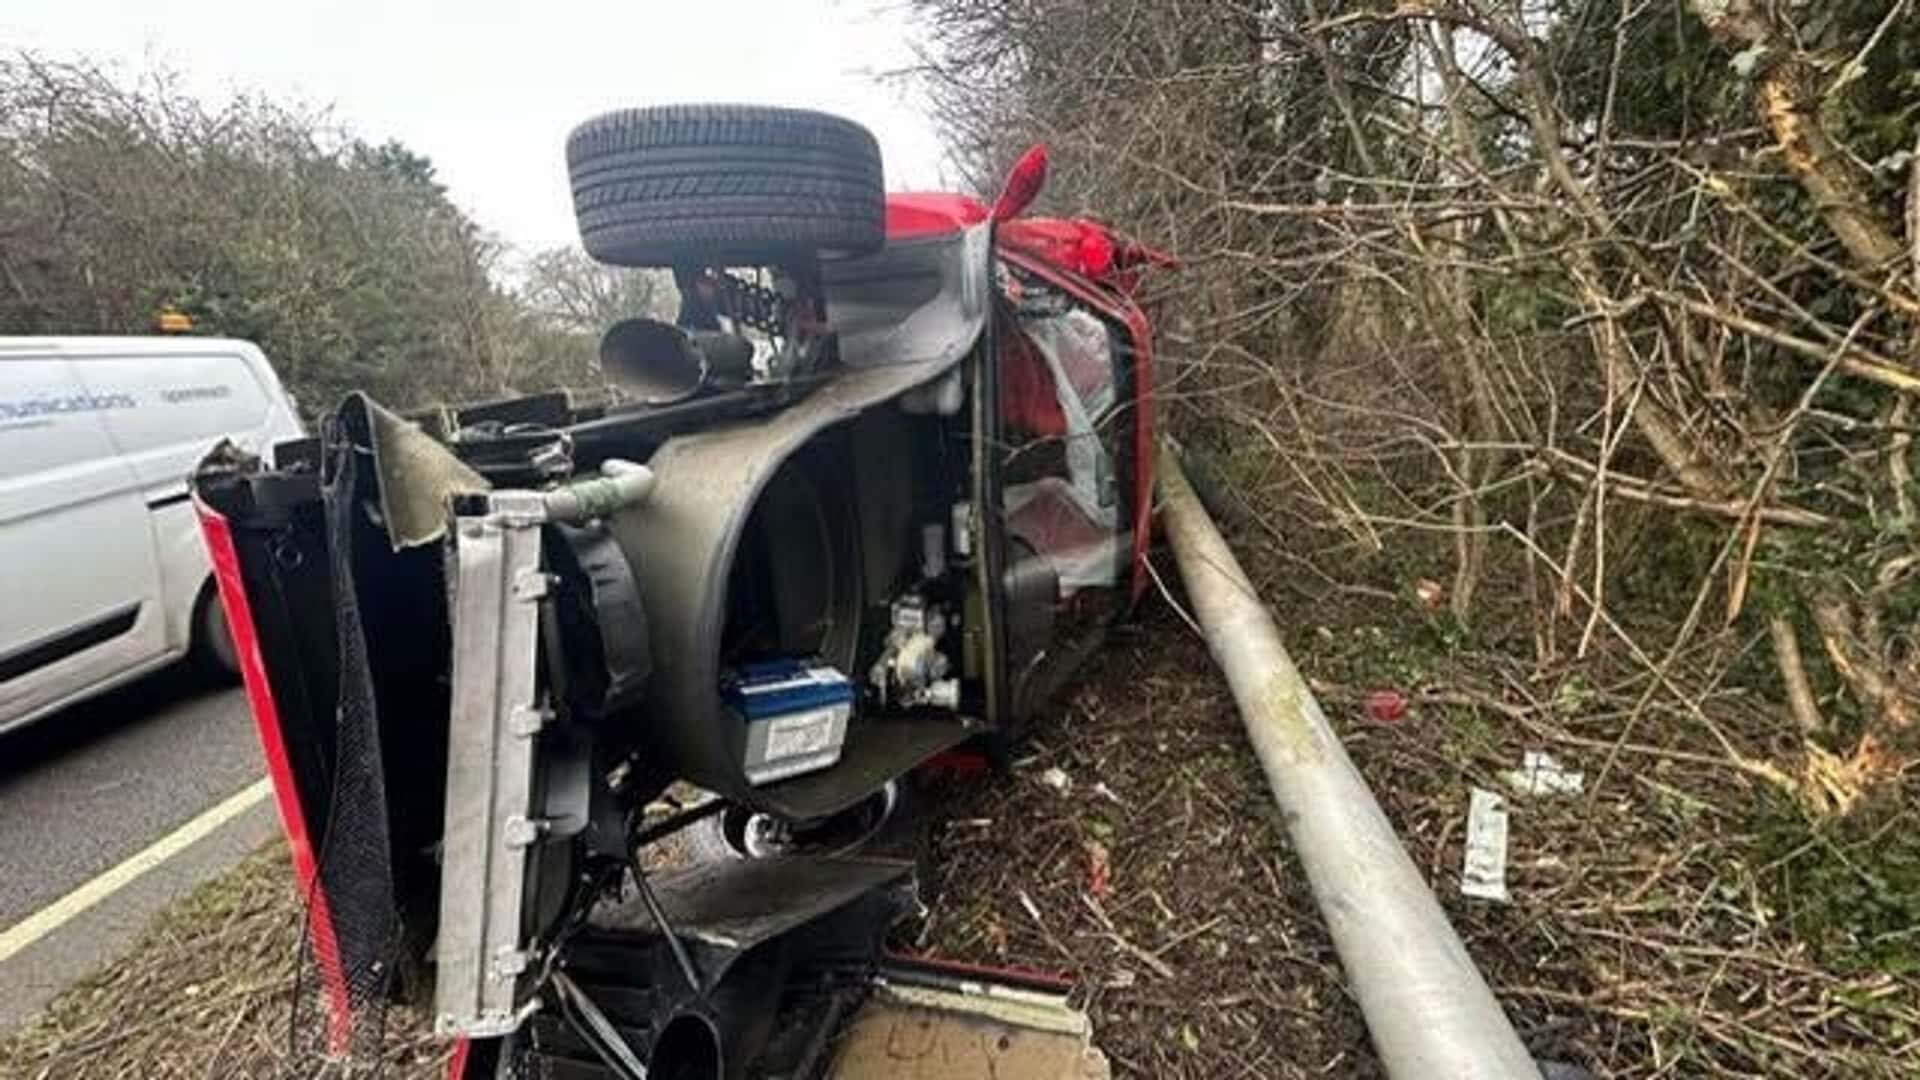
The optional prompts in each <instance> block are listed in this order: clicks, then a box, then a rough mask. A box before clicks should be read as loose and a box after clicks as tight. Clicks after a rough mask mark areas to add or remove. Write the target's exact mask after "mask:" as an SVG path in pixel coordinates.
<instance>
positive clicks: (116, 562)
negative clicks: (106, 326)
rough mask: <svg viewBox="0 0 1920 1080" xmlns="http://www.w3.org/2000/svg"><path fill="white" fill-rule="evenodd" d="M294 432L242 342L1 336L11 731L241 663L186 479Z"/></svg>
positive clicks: (4, 723)
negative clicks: (232, 447) (184, 665)
mask: <svg viewBox="0 0 1920 1080" xmlns="http://www.w3.org/2000/svg"><path fill="white" fill-rule="evenodd" d="M300 434H301V431H300V421H299V418H298V416H297V415H296V414H295V412H294V409H293V405H292V403H291V402H290V401H289V400H288V398H287V395H286V392H285V391H283V390H282V389H281V388H280V380H279V379H278V378H277V377H275V375H274V373H273V369H272V368H271V367H269V366H267V358H266V357H265V356H263V355H261V353H260V350H259V349H258V348H256V347H254V346H253V345H250V344H248V343H247V342H244V341H222V340H218V339H212V338H193V337H179V338H134V337H129V338H112V337H97V338H87V337H81V338H9V337H0V731H5V730H7V729H8V728H11V727H17V726H19V725H22V724H25V723H28V722H29V721H32V720H35V719H37V718H39V717H41V716H44V715H46V714H47V713H50V712H52V711H54V710H55V709H59V708H61V707H62V706H65V705H69V704H71V703H73V702H75V701H77V700H79V699H81V698H83V697H87V696H89V695H92V694H95V693H98V692H100V691H101V690H104V689H106V688H107V687H110V686H112V685H114V684H116V683H119V682H124V681H125V680H127V679H131V678H133V677H134V676H136V675H139V674H141V673H142V672H146V671H150V670H152V669H154V668H157V667H160V666H162V665H164V664H167V663H169V662H171V661H174V660H177V659H180V658H182V657H186V656H190V655H191V656H194V657H195V658H196V659H198V660H200V661H204V662H207V663H209V664H210V666H214V667H220V666H224V667H227V668H232V667H233V666H234V665H233V645H232V642H231V640H230V639H229V638H228V636H227V628H226V621H225V618H224V616H223V615H222V613H221V609H220V604H219V602H218V599H217V597H215V595H214V590H213V585H212V580H211V577H210V569H209V565H208V561H207V551H206V545H205V544H204V543H202V541H201V539H200V530H199V525H198V523H197V522H196V520H195V518H194V513H193V507H192V505H191V504H190V502H189V500H188V494H187V474H188V473H189V472H191V471H192V469H193V466H194V464H195V463H196V462H198V461H199V459H200V458H201V456H203V455H204V454H205V453H206V452H207V450H208V449H209V448H211V447H212V446H213V445H214V444H215V443H216V442H218V441H219V440H220V439H221V438H230V439H232V440H233V441H234V442H236V443H238V444H239V445H240V446H241V447H243V448H245V449H246V450H249V451H251V452H253V453H256V454H262V455H265V454H267V453H269V452H270V451H271V449H272V446H273V444H274V443H276V442H279V441H281V440H284V439H291V438H298V437H299V436H300Z"/></svg>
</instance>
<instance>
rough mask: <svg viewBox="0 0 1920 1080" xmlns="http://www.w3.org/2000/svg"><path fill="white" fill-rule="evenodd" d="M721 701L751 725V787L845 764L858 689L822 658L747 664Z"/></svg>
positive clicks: (731, 678) (725, 679) (726, 685)
mask: <svg viewBox="0 0 1920 1080" xmlns="http://www.w3.org/2000/svg"><path fill="white" fill-rule="evenodd" d="M720 697H721V700H723V701H725V702H726V704H727V707H728V708H729V709H731V710H733V712H734V714H735V715H737V716H738V717H739V718H740V719H741V721H742V722H743V723H745V724H746V728H747V738H746V753H745V760H744V761H743V762H742V763H741V764H742V766H743V768H744V770H745V772H746V775H747V782H748V783H751V784H770V783H772V782H773V781H775V780H784V779H786V778H788V777H790V776H799V775H801V774H802V773H810V772H816V771H818V770H820V769H825V768H829V767H831V766H832V765H833V764H834V763H835V762H837V761H839V760H840V748H841V746H842V744H844V743H845V742H846V739H847V721H848V720H850V719H852V717H853V698H854V693H853V684H852V683H851V682H849V681H847V677H846V676H845V675H843V674H841V673H840V671H839V670H837V669H835V668H833V667H831V666H830V665H828V664H826V663H823V662H822V661H820V660H818V659H811V658H808V659H800V658H790V659H789V658H783V659H778V660H764V661H759V662H756V663H751V664H742V665H740V666H739V667H736V668H732V669H730V670H729V671H728V672H727V673H726V674H725V675H724V676H722V678H721V680H720Z"/></svg>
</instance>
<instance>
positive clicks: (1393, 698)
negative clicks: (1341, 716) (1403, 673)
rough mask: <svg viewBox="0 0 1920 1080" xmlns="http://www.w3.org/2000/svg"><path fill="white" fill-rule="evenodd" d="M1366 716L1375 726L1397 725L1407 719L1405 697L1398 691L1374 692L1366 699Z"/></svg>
mask: <svg viewBox="0 0 1920 1080" xmlns="http://www.w3.org/2000/svg"><path fill="white" fill-rule="evenodd" d="M1366 706H1367V716H1368V717H1370V718H1371V719H1372V720H1373V722H1374V723H1376V724H1397V723H1399V722H1400V721H1402V720H1405V719H1406V718H1407V695H1405V694H1403V693H1401V692H1400V691H1398V690H1375V691H1373V692H1372V693H1369V694H1368V695H1367V698H1366Z"/></svg>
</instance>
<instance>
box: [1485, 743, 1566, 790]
mask: <svg viewBox="0 0 1920 1080" xmlns="http://www.w3.org/2000/svg"><path fill="white" fill-rule="evenodd" d="M1500 780H1501V782H1502V783H1504V784H1506V785H1507V786H1508V787H1510V788H1512V789H1513V790H1514V792H1515V793H1517V794H1520V795H1578V794H1580V792H1582V791H1584V790H1586V786H1587V777H1586V774H1585V773H1577V772H1574V771H1572V770H1571V769H1568V768H1567V767H1566V766H1565V765H1562V764H1560V762H1559V761H1557V760H1555V759H1554V756H1553V755H1552V754H1549V753H1547V752H1546V751H1544V750H1529V751H1527V752H1526V754H1525V755H1524V756H1523V757H1521V759H1520V767H1519V768H1517V769H1506V770H1503V771H1502V772H1501V773H1500Z"/></svg>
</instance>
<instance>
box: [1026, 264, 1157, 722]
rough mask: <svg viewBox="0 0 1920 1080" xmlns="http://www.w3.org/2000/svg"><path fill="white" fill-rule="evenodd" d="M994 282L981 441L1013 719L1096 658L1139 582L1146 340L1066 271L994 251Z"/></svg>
mask: <svg viewBox="0 0 1920 1080" xmlns="http://www.w3.org/2000/svg"><path fill="white" fill-rule="evenodd" d="M997 276H998V280H999V285H1000V288H999V293H1000V296H999V297H998V302H999V309H998V311H997V312H996V319H995V331H994V333H995V338H994V344H995V348H994V353H995V357H996V365H995V367H996V370H995V378H994V385H995V391H994V397H995V401H996V403H997V408H996V410H995V411H996V416H995V422H996V425H997V431H996V434H995V436H994V438H993V439H992V440H990V444H991V445H993V446H994V447H996V448H997V461H996V462H995V463H994V471H995V473H996V474H997V484H998V491H997V493H996V495H995V504H996V509H997V514H996V516H995V522H996V524H997V526H998V532H999V534H1000V535H999V543H1000V545H1001V550H1002V552H1003V553H1004V572H1003V574H1002V581H1003V588H1004V592H1005V595H1004V597H1003V599H1002V604H1001V606H1002V608H1003V610H1004V612H1005V621H1006V625H1007V633H1006V639H1007V648H1006V652H1007V686H1008V690H1009V694H1010V701H1009V705H1010V707H1011V710H1012V715H1013V716H1015V717H1019V716H1024V715H1027V714H1029V713H1030V712H1032V710H1033V709H1035V708H1036V707H1038V706H1039V705H1040V704H1041V703H1042V702H1044V701H1045V700H1046V698H1047V697H1048V696H1050V695H1051V694H1052V693H1053V692H1054V690H1056V689H1057V688H1058V687H1059V686H1060V685H1061V684H1062V683H1064V682H1065V681H1066V679H1067V678H1069V677H1070V676H1071V675H1072V674H1073V672H1074V671H1075V670H1076V669H1077V668H1078V667H1079V665H1080V664H1081V662H1083V661H1084V660H1085V659H1086V658H1087V657H1088V656H1089V655H1091V654H1092V652H1093V650H1094V649H1095V648H1096V647H1097V646H1098V645H1099V644H1100V642H1101V641H1102V640H1103V638H1104V635H1105V630H1106V627H1107V626H1108V625H1109V624H1110V623H1111V622H1112V620H1113V619H1114V617H1115V616H1117V615H1118V614H1120V613H1122V612H1124V611H1125V610H1127V608H1128V607H1129V606H1130V605H1131V603H1132V601H1133V599H1134V597H1135V596H1137V594H1138V592H1139V589H1140V585H1141V582H1142V581H1143V580H1144V579H1143V576H1142V573H1141V568H1142V566H1143V563H1142V558H1143V556H1144V552H1145V542H1146V539H1147V527H1148V516H1147V510H1148V506H1149V489H1148V487H1147V483H1148V481H1149V478H1150V473H1149V469H1150V462H1149V461H1147V460H1146V455H1145V453H1144V448H1145V447H1147V446H1148V445H1149V443H1150V431H1151V428H1150V425H1149V418H1148V417H1147V416H1146V415H1145V414H1144V412H1143V411H1142V410H1143V408H1144V402H1145V387H1144V385H1143V383H1144V380H1145V378H1146V365H1145V363H1144V360H1145V357H1146V350H1147V348H1148V342H1147V340H1146V338H1145V323H1144V320H1142V319H1137V318H1132V317H1130V316H1132V315H1134V314H1136V313H1137V312H1136V309H1134V308H1133V307H1132V305H1131V302H1130V301H1128V300H1127V299H1126V298H1125V297H1123V296H1120V295H1118V294H1116V293H1114V292H1113V291H1112V290H1108V289H1104V288H1103V287H1101V286H1098V285H1096V284H1094V283H1092V282H1089V281H1086V280H1085V279H1083V278H1081V277H1079V276H1078V275H1076V274H1073V273H1072V272H1070V271H1068V270H1065V269H1063V268H1060V267H1056V266H1052V265H1049V264H1048V263H1046V262H1045V261H1044V260H1040V259H1036V258H1026V257H1021V256H1018V255H1015V254H1012V253H1003V254H1002V258H1001V262H1000V270H999V274H998V275H997Z"/></svg>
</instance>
